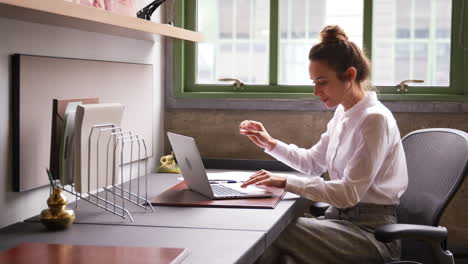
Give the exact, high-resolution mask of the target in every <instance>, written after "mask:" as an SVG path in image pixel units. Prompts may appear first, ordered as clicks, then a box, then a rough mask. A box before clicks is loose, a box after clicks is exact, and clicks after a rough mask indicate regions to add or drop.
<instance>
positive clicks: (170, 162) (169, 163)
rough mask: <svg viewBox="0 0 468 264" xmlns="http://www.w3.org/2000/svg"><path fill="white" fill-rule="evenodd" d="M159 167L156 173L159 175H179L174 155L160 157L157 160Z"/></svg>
mask: <svg viewBox="0 0 468 264" xmlns="http://www.w3.org/2000/svg"><path fill="white" fill-rule="evenodd" d="M159 161H160V162H161V166H159V170H158V172H161V173H180V168H179V166H177V163H176V161H175V159H174V153H172V152H171V154H169V155H165V156H162V157H161V159H160V160H159Z"/></svg>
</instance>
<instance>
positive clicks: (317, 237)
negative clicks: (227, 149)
mask: <svg viewBox="0 0 468 264" xmlns="http://www.w3.org/2000/svg"><path fill="white" fill-rule="evenodd" d="M320 36H321V42H320V43H318V44H316V45H314V46H313V47H312V49H311V50H310V53H309V60H310V64H309V73H310V78H311V80H312V81H313V82H314V83H315V89H314V95H315V96H319V97H320V100H321V101H322V102H323V103H325V105H326V106H327V107H329V108H332V107H337V108H336V110H335V114H334V116H333V118H332V119H331V120H330V122H329V123H328V125H327V131H326V132H325V133H324V134H322V136H321V138H320V140H319V142H318V143H317V144H315V145H314V146H313V147H312V148H310V149H303V148H299V147H297V146H296V145H287V144H285V143H283V142H281V141H279V140H277V139H274V138H273V137H271V136H270V135H269V134H268V132H267V131H266V129H265V128H264V127H263V125H262V124H261V123H259V122H255V121H249V120H246V121H243V122H242V123H241V124H240V133H241V134H244V135H246V136H247V137H248V138H249V139H250V140H252V141H253V142H254V143H255V144H256V145H258V146H259V147H261V148H264V149H265V151H266V152H267V153H268V154H270V155H271V156H273V157H274V158H276V159H277V160H279V161H281V162H283V163H285V164H287V165H289V166H291V167H293V168H295V169H297V170H299V171H301V172H303V173H304V174H307V175H311V176H313V177H297V176H280V175H274V174H272V173H270V172H268V171H264V170H261V171H259V172H257V173H256V174H254V175H253V176H252V177H250V179H249V180H248V181H246V182H245V183H244V184H243V186H244V187H246V186H248V185H251V184H258V185H267V186H274V187H279V188H284V189H285V190H286V191H289V192H292V193H295V194H298V195H300V196H302V197H304V198H306V199H310V200H313V201H318V202H326V203H329V204H330V205H331V207H330V208H329V209H328V210H327V212H326V214H325V217H324V219H317V218H307V217H300V218H298V219H297V220H295V221H293V222H292V223H291V224H290V225H289V226H288V227H287V228H286V229H285V231H284V232H283V233H282V234H281V235H280V236H279V237H278V239H277V240H276V241H275V242H274V243H273V245H272V246H271V247H270V248H268V249H267V250H266V252H265V253H264V255H263V256H262V257H261V258H260V259H259V262H260V263H277V262H280V263H282V262H287V263H358V262H363V263H382V262H386V261H392V260H397V259H399V257H400V244H399V242H393V243H381V242H379V241H377V240H376V239H375V238H374V235H373V230H374V229H375V228H376V227H377V226H380V225H383V224H392V223H396V221H397V220H396V205H398V203H399V198H400V197H401V195H402V194H403V193H404V192H405V190H406V187H407V183H408V176H407V169H406V159H405V154H404V151H403V147H402V144H401V139H400V133H399V130H398V127H397V124H396V122H395V119H394V117H393V115H392V113H391V112H390V111H389V110H388V109H387V108H386V107H385V106H384V105H382V104H381V103H380V102H379V100H378V99H377V96H376V93H375V92H372V91H368V87H369V85H367V84H366V83H367V82H368V79H369V77H370V63H369V61H368V59H367V58H366V56H365V55H364V54H363V52H362V51H361V50H360V49H359V48H358V47H357V46H356V44H354V43H353V42H351V41H349V40H348V37H347V36H346V34H345V32H344V31H343V30H342V29H341V28H340V27H338V26H326V27H325V28H324V29H323V30H322V31H321V33H320ZM326 171H327V172H328V174H329V176H330V180H329V181H326V180H324V179H323V178H322V177H319V176H320V175H322V174H323V173H324V172H326Z"/></svg>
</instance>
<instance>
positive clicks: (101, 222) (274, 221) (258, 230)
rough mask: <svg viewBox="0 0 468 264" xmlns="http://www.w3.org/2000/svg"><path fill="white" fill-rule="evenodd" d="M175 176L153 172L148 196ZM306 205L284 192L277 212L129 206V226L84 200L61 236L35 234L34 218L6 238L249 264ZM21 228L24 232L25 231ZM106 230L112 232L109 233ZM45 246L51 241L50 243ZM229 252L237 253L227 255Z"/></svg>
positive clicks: (55, 234)
mask: <svg viewBox="0 0 468 264" xmlns="http://www.w3.org/2000/svg"><path fill="white" fill-rule="evenodd" d="M177 177H180V175H177V174H152V175H151V176H149V178H148V197H152V196H155V195H157V194H159V193H161V192H163V191H164V190H166V189H168V188H170V187H171V186H173V185H175V184H176V183H178V182H179V181H178V180H177ZM304 205H305V200H303V199H298V196H296V195H293V194H290V193H288V194H286V196H285V197H284V198H283V200H282V201H281V202H280V203H279V204H278V205H277V206H276V208H275V209H242V208H204V207H167V206H156V207H155V210H156V213H151V212H150V211H145V210H144V209H141V208H138V207H135V206H129V207H128V209H129V211H130V212H131V213H132V216H133V218H134V219H135V222H134V223H132V222H130V220H129V219H122V218H120V217H118V216H114V215H112V214H111V213H108V212H105V211H103V210H102V209H100V208H97V207H95V206H93V205H90V204H88V203H86V202H84V201H81V202H80V201H79V202H78V209H76V215H77V216H76V220H75V224H74V225H73V226H72V228H70V230H67V231H65V232H63V233H60V232H59V233H49V232H42V233H37V230H38V228H39V227H41V226H38V225H39V224H38V223H37V222H38V221H39V218H38V217H33V218H31V219H28V220H27V221H26V223H21V224H18V227H15V226H13V227H11V228H12V229H11V230H10V231H8V233H7V234H8V235H10V236H11V237H14V236H15V232H19V233H17V234H16V236H20V235H21V236H24V237H25V238H24V240H21V242H37V241H39V240H41V241H48V240H43V239H46V238H45V236H47V237H50V239H52V241H54V242H55V243H94V242H96V243H99V244H100V245H106V243H109V244H107V245H116V246H120V245H127V246H128V245H131V246H145V245H146V246H159V247H163V246H164V247H187V248H189V249H190V250H191V251H192V255H194V259H192V260H191V263H235V262H237V263H251V262H253V261H254V260H255V259H256V258H257V257H258V256H259V255H260V254H261V253H262V252H263V251H264V249H265V248H266V247H268V246H269V245H270V244H271V243H272V242H273V241H274V240H275V239H276V237H277V236H278V235H279V234H280V232H281V231H282V230H283V229H284V228H285V227H286V226H287V225H288V224H289V222H290V221H291V220H292V219H293V218H294V217H295V216H296V215H297V214H298V213H299V212H302V211H303V208H304ZM71 207H73V206H71ZM30 225H34V227H32V226H30ZM20 227H25V228H26V229H25V230H24V231H23V230H22V229H21V228H20ZM28 230H31V231H36V233H32V234H31V233H29V232H28ZM92 230H94V232H93V231H92ZM120 230H127V231H125V232H124V231H120ZM79 231H83V232H86V233H88V234H90V236H81V235H78V236H77V237H76V238H74V236H73V234H74V232H79ZM69 232H70V233H69ZM107 232H110V233H109V235H107ZM172 233H174V234H172ZM3 234H5V233H4V231H2V232H1V233H0V235H2V239H1V240H2V242H0V243H1V245H0V247H1V248H5V247H7V246H8V245H10V247H11V246H14V245H15V244H18V243H19V242H20V241H19V240H18V239H17V240H13V241H18V242H17V243H13V242H12V241H8V242H7V241H5V242H3V241H4V240H5V239H4V238H3ZM80 234H81V233H80ZM119 234H120V235H119ZM169 234H171V235H169ZM171 236H172V237H171ZM244 236H245V237H244ZM93 237H98V240H96V241H94V240H93V239H90V238H93ZM106 237H107V238H106ZM119 237H120V238H122V240H121V241H120V240H115V239H116V238H119ZM124 238H125V239H124ZM160 238H164V239H166V238H167V239H168V240H167V241H168V242H167V243H169V244H164V243H165V242H163V241H161V240H160ZM201 238H203V243H200V242H201ZM208 238H212V239H208ZM127 239H128V242H127V243H126V240H127ZM244 239H245V240H244ZM7 240H8V239H7ZM208 240H209V241H208ZM228 241H229V242H228ZM205 242H206V243H205ZM49 243H52V242H50V241H49ZM116 243H118V244H116ZM226 243H233V244H230V245H228V244H226ZM6 244H8V245H6ZM1 248H0V249H1ZM233 248H236V249H235V250H234V251H233V252H231V251H232V250H233ZM210 251H213V253H214V252H216V254H221V255H223V254H224V253H227V252H231V253H229V254H228V256H231V257H229V258H226V260H224V259H223V261H222V262H218V261H213V260H212V258H215V257H216V254H214V255H213V256H211V255H210Z"/></svg>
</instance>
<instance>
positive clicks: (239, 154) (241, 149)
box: [165, 109, 468, 253]
mask: <svg viewBox="0 0 468 264" xmlns="http://www.w3.org/2000/svg"><path fill="white" fill-rule="evenodd" d="M332 115H333V113H332V112H330V111H255V110H201V109H190V110H187V109H185V110H184V109H167V110H166V115H165V130H166V131H172V132H176V133H181V134H186V135H190V136H193V137H195V139H196V140H197V144H198V146H199V148H200V152H201V155H202V156H203V157H207V158H235V159H271V157H270V156H269V155H267V154H265V153H264V152H263V151H262V150H261V149H259V148H258V147H256V146H255V145H254V144H253V143H251V142H250V141H249V140H248V139H247V138H246V137H245V136H241V135H239V133H238V126H239V123H240V122H241V121H243V120H246V119H249V120H257V121H261V122H262V123H263V124H264V125H265V127H266V128H267V130H268V131H269V133H270V134H271V135H272V136H273V137H275V138H278V139H280V140H282V141H284V142H287V143H294V144H296V145H298V146H301V147H310V146H312V145H313V144H314V143H315V142H317V141H318V140H319V138H320V135H321V134H322V133H323V132H324V131H325V130H326V124H327V122H328V121H329V120H330V119H331V118H332ZM395 118H396V120H397V122H398V125H399V128H400V133H401V135H402V136H403V135H405V134H407V133H408V132H410V131H413V130H416V129H421V128H431V127H448V128H456V129H460V130H463V131H468V114H466V113H395ZM169 151H170V148H169V144H168V143H167V139H166V142H165V153H168V152H169ZM467 203H468V180H467V181H465V183H464V185H463V186H462V188H461V190H460V191H459V192H458V194H457V196H456V197H455V198H454V200H453V201H452V202H451V204H450V205H449V208H448V209H447V211H446V213H445V214H444V215H443V218H442V225H444V226H447V227H448V228H449V232H450V234H449V238H450V239H449V244H450V246H451V247H456V248H457V252H459V251H460V250H463V251H465V252H467V253H468V221H466V219H467V218H468V210H466V204H467Z"/></svg>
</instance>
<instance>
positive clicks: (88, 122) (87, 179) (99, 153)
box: [74, 103, 124, 193]
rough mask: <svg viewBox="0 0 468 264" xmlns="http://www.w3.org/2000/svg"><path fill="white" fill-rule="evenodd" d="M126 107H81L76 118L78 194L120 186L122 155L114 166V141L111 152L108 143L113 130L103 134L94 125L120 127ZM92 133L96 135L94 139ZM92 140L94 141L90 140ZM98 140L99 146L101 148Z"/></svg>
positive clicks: (75, 163) (111, 105) (75, 170)
mask: <svg viewBox="0 0 468 264" xmlns="http://www.w3.org/2000/svg"><path fill="white" fill-rule="evenodd" d="M123 112H124V106H123V105H122V104H118V103H112V104H87V105H79V106H78V107H77V110H76V114H75V137H74V142H75V162H74V167H75V168H74V175H75V190H76V191H77V192H81V193H83V192H92V191H95V190H97V189H98V188H101V187H104V186H106V184H107V185H110V184H112V181H113V180H115V181H116V182H114V183H115V184H118V183H119V181H118V179H119V177H118V171H119V170H118V169H117V167H116V166H118V164H119V163H120V162H119V158H120V155H116V162H115V163H113V157H114V156H113V154H114V148H113V141H112V140H111V144H110V145H111V146H112V147H110V149H109V151H108V142H109V139H110V137H111V136H112V135H111V134H112V132H114V131H113V130H106V131H100V129H99V128H94V130H93V126H95V125H102V124H113V125H114V126H116V127H120V126H121V123H122V117H123ZM91 130H93V133H92V135H91ZM90 136H91V137H90ZM98 138H99V144H98Z"/></svg>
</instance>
